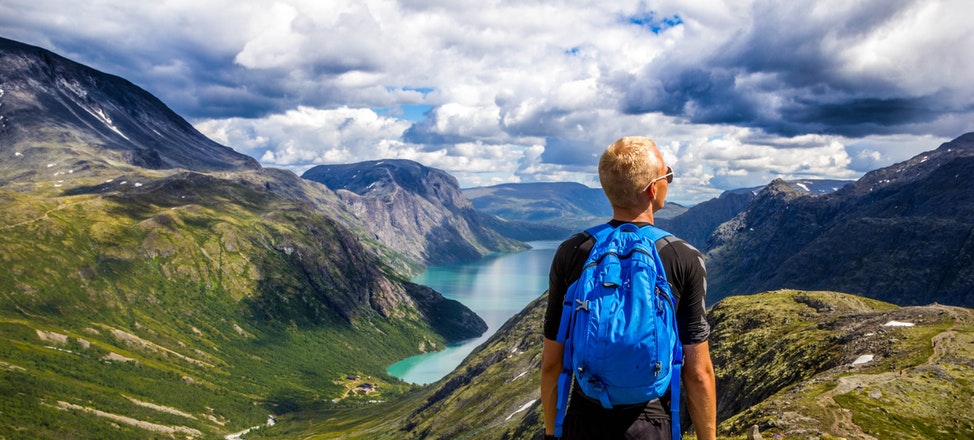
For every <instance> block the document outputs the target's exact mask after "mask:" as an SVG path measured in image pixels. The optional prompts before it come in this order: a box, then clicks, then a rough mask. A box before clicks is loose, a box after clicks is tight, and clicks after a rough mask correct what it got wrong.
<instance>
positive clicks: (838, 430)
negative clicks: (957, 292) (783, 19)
mask: <svg viewBox="0 0 974 440" xmlns="http://www.w3.org/2000/svg"><path fill="white" fill-rule="evenodd" d="M933 307H935V308H938V309H939V310H943V311H945V312H946V313H948V314H949V315H950V316H951V320H952V321H953V322H954V323H955V326H953V327H951V328H950V329H947V330H945V331H943V332H941V333H938V334H937V335H935V336H933V337H932V338H930V343H931V345H932V346H933V353H932V354H931V355H930V357H928V358H927V361H926V362H925V363H924V364H921V365H917V366H916V367H914V368H920V367H923V366H925V365H934V364H937V363H938V362H939V361H940V360H941V359H943V358H944V356H946V355H948V354H950V353H951V352H954V351H958V350H963V348H962V347H960V346H959V345H958V342H957V339H956V335H957V332H956V331H955V328H956V324H957V323H958V322H962V321H968V322H969V321H970V320H971V319H972V316H974V315H972V314H971V313H970V312H969V311H962V310H960V309H957V308H955V307H948V306H940V305H934V306H933ZM901 374H903V373H902V372H898V371H890V372H885V373H879V374H853V375H849V376H843V377H840V378H839V379H838V385H836V386H835V388H833V389H831V390H829V391H827V392H825V393H823V394H822V395H821V396H819V398H818V404H819V406H821V407H822V409H823V410H825V411H824V413H825V414H829V415H831V417H832V421H831V423H830V424H829V432H830V433H831V434H832V435H834V436H838V437H845V438H849V439H864V440H878V439H877V438H876V437H873V436H871V435H869V434H866V433H865V432H863V431H862V428H860V427H859V426H858V425H856V424H855V422H854V421H853V418H852V411H849V410H848V409H845V408H842V407H841V406H840V405H839V404H838V402H836V401H835V396H838V395H841V394H846V393H848V392H851V391H854V390H857V389H864V388H868V387H875V386H879V385H884V384H887V383H889V382H892V381H894V380H896V379H897V378H898V377H900V375H901Z"/></svg>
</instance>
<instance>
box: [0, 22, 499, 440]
mask: <svg viewBox="0 0 974 440" xmlns="http://www.w3.org/2000/svg"><path fill="white" fill-rule="evenodd" d="M0 89H2V90H3V92H2V94H0V126H2V128H0V200H2V204H3V209H2V210H0V232H2V233H0V261H2V264H0V376H2V379H0V408H3V410H2V411H3V418H4V423H3V424H0V437H3V438H24V437H29V438H38V439H44V438H58V439H60V438H147V437H171V436H181V437H194V438H198V437H204V438H215V437H222V436H225V435H227V434H230V433H233V432H240V431H242V430H244V429H246V428H250V427H253V426H255V425H263V424H264V423H265V422H266V421H267V419H268V416H267V415H268V414H275V415H281V414H286V413H289V412H294V411H299V410H303V409H307V408H319V409H320V408H329V407H349V406H351V407H362V406H367V405H369V403H368V402H369V401H372V400H382V399H394V398H396V397H398V396H400V395H402V394H404V393H407V392H409V391H410V390H411V389H412V388H413V387H412V386H411V385H408V384H404V383H403V382H401V381H399V380H398V379H395V378H393V377H390V376H388V374H386V372H385V368H386V367H387V366H388V365H389V364H391V363H393V362H395V361H397V360H400V359H402V358H405V357H408V356H410V355H413V354H417V353H420V352H424V351H429V350H435V349H441V348H443V347H444V346H445V345H446V344H447V343H448V342H452V341H457V340H462V339H467V338H470V337H475V336H478V335H480V334H482V333H483V332H484V331H485V330H486V324H485V323H484V322H483V320H482V319H480V318H479V317H477V316H476V315H475V314H473V313H472V312H471V311H470V310H469V309H468V308H466V307H465V306H463V305H462V304H460V303H458V302H456V301H453V300H447V299H445V298H443V297H442V296H441V295H440V294H439V293H437V292H435V291H433V290H431V289H429V288H427V287H424V286H420V285H416V284H413V283H411V282H409V281H408V280H407V275H406V273H407V270H406V269H408V268H409V267H410V266H409V264H406V263H402V262H401V261H399V260H396V259H394V258H390V256H391V255H393V254H395V252H394V251H391V250H389V249H388V248H387V247H384V246H383V245H382V244H381V243H379V242H377V241H375V240H374V239H371V240H370V239H368V238H369V237H367V236H365V234H366V231H367V228H366V226H365V225H364V224H362V223H361V222H360V221H359V220H358V219H357V217H356V216H355V215H354V214H353V213H352V212H350V211H349V210H348V208H347V207H346V206H345V204H344V203H343V202H342V201H341V200H340V199H339V198H338V196H336V195H335V193H333V192H331V191H330V190H328V189H327V188H326V187H324V186H323V185H320V184H317V183H314V182H310V181H307V180H304V179H301V178H299V177H298V176H296V175H294V174H293V173H291V172H288V171H283V170H275V169H264V168H261V167H260V166H259V165H257V163H256V161H254V160H253V159H251V158H249V157H247V156H244V155H241V154H238V153H236V152H234V151H233V150H231V149H230V148H227V147H224V146H220V145H218V144H216V143H214V142H212V141H210V140H208V139H206V138H205V137H203V136H202V135H200V134H199V133H198V132H197V131H196V130H193V129H192V127H191V126H190V125H189V124H188V123H187V122H186V121H185V120H183V119H182V118H180V117H179V116H177V115H175V114H174V113H173V112H172V111H170V110H169V109H168V108H166V106H165V105H163V104H162V103H161V102H159V101H158V100H157V99H155V98H154V97H152V96H151V95H149V94H148V93H146V92H145V91H144V90H142V89H139V88H138V87H136V86H134V85H132V84H131V83H129V82H127V81H125V80H123V79H121V78H118V77H115V76H111V75H107V74H104V73H101V72H98V71H95V70H93V69H90V68H88V67H85V66H82V65H80V64H77V63H74V62H72V61H69V60H67V59H64V58H62V57H60V56H57V55H55V54H53V53H50V52H47V51H45V50H42V49H39V48H35V47H31V46H27V45H23V44H20V43H16V42H12V41H9V40H0ZM363 237H364V238H363ZM359 376H361V377H367V378H369V380H370V384H371V385H372V388H371V389H370V391H371V392H370V393H365V392H358V391H357V390H358V388H357V385H358V383H356V381H355V380H354V379H353V378H356V377H359Z"/></svg>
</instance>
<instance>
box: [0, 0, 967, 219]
mask: <svg viewBox="0 0 974 440" xmlns="http://www.w3.org/2000/svg"><path fill="white" fill-rule="evenodd" d="M972 12H974V4H972V3H971V1H970V0H945V1H936V0H919V1H914V0H860V1H849V0H817V1H815V2H796V1H786V0H782V1H768V0H726V1H725V0H700V1H692V2H687V1H678V0H662V1H612V2H605V1H589V0H578V1H570V0H563V1H534V0H513V1H506V0H477V1H467V0H428V1H420V0H391V1H387V0H349V1H346V0H324V1H321V0H307V1H302V0H277V1H273V0H268V1H264V0H230V1H224V0H166V1H153V2H142V1H129V0H124V1H123V0H114V1H112V0H86V1H83V2H79V1H67V0H59V1H55V0H4V1H3V2H2V3H0V36H2V37H5V38H10V39H13V40H17V41H21V42H24V43H28V44H32V45H36V46H40V47H43V48H45V49H48V50H51V51H53V52H55V53H58V54H60V55H62V56H65V57H67V58H69V59H72V60H74V61H77V62H80V63H82V64H85V65H88V66H90V67H93V68H95V69H98V70H100V71H103V72H106V73H110V74H114V75H118V76H121V77H123V78H125V79H127V80H129V81H132V82H133V83H135V84H136V85H138V86H140V87H142V88H143V89H146V90H147V91H149V92H150V93H152V94H153V95H155V96H157V97H158V98H160V99H161V100H162V101H163V102H164V103H166V104H167V105H168V106H169V107H170V108H172V109H173V110H174V111H175V112H176V113H178V114H180V115H181V116H183V117H184V118H186V119H187V120H189V121H190V122H191V123H192V124H193V125H194V126H195V127H196V128H197V129H199V130H200V131H201V132H202V133H204V134H205V135H207V136H209V137H210V138H212V139H214V140H216V141H218V142H220V143H222V144H224V145H228V146H230V147H232V148H234V149H235V150H237V151H239V152H242V153H245V154H248V155H250V156H253V157H254V158H256V159H258V160H259V161H260V162H261V163H262V164H263V165H264V166H266V167H274V168H285V169H290V170H292V171H294V172H295V173H298V174H301V173H302V172H304V171H305V170H307V169H308V168H311V167H313V166H315V165H319V164H332V163H352V162H360V161H366V160H375V159H387V158H399V159H410V160H414V161H417V162H420V163H422V164H424V165H427V166H430V167H434V168H439V169H442V170H445V171H447V172H449V173H450V174H452V175H453V176H455V177H456V178H457V179H458V181H459V183H460V185H461V187H464V188H467V187H474V186H487V185H494V184H500V183H509V182H551V181H574V182H579V183H583V184H586V185H589V186H592V187H597V186H599V185H598V176H597V169H596V167H597V161H598V157H599V155H600V154H601V152H602V151H603V150H604V149H605V147H606V146H607V145H608V144H609V143H611V142H613V141H614V140H616V139H618V138H620V137H622V136H629V135H642V136H649V137H650V138H652V139H653V140H654V141H655V142H656V144H657V145H658V146H659V148H660V150H661V151H662V153H663V157H664V159H665V161H666V162H667V164H668V165H670V166H671V167H672V168H673V170H674V173H675V180H674V182H673V183H672V184H671V185H670V188H669V200H671V201H675V202H679V203H683V204H694V203H699V202H701V201H705V200H708V199H710V198H713V197H717V196H719V195H720V194H721V192H723V191H724V190H728V189H736V188H745V187H753V186H761V185H765V184H767V183H768V182H770V181H771V180H773V179H775V178H778V177H781V178H784V179H812V178H815V179H843V180H853V179H857V178H859V177H861V176H862V175H863V174H864V173H866V172H868V171H870V170H873V169H876V168H881V167H884V166H888V165H891V164H893V163H896V162H900V161H903V160H906V159H909V158H910V157H913V156H915V155H917V154H919V153H921V152H924V151H929V150H932V149H935V148H937V147H938V146H939V145H940V144H942V143H943V142H947V141H949V140H951V139H954V138H956V137H958V136H960V135H962V134H964V133H967V132H971V131H974V117H972V116H974V81H972V72H974V56H971V54H972V53H974V26H971V25H970V21H969V17H970V16H971V14H972Z"/></svg>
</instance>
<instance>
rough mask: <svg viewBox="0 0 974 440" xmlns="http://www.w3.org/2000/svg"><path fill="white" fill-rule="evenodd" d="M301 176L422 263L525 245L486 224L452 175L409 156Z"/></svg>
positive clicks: (318, 168) (317, 169)
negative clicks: (323, 188) (332, 194)
mask: <svg viewBox="0 0 974 440" xmlns="http://www.w3.org/2000/svg"><path fill="white" fill-rule="evenodd" d="M302 178H304V179H308V180H311V181H315V182H319V183H322V184H324V185H325V186H327V187H328V188H330V189H332V190H333V191H335V193H336V194H338V197H339V198H341V199H342V201H343V202H344V203H345V204H346V205H347V206H348V207H349V209H350V210H351V211H352V212H353V213H354V214H355V215H356V216H357V217H358V218H359V219H361V221H362V222H363V223H364V224H365V225H367V227H368V228H369V231H370V232H371V233H372V234H374V235H375V237H376V239H377V240H379V241H380V242H382V243H383V244H384V245H385V246H387V247H389V248H392V249H394V250H396V251H397V252H399V253H400V254H402V255H405V256H406V257H407V258H411V259H413V260H415V261H418V262H419V263H421V264H423V265H434V264H444V263H450V262H455V261H458V260H475V259H479V258H481V257H483V256H485V255H487V254H489V253H493V252H498V251H513V250H520V249H525V246H524V245H523V244H521V243H519V242H517V241H514V240H511V239H508V238H505V237H503V236H501V235H500V234H498V233H497V232H496V231H494V230H493V229H490V228H488V227H485V225H484V224H483V222H482V221H481V216H480V215H479V214H478V213H477V212H476V210H474V208H473V206H472V205H471V204H470V201H469V200H467V198H466V197H464V195H463V193H462V192H461V191H460V185H459V184H458V183H457V180H456V178H454V177H453V176H451V175H449V174H447V173H446V172H443V171H441V170H437V169H434V168H429V167H426V166H423V165H422V164H419V163H416V162H413V161H408V160H378V161H369V162H361V163H355V164H339V165H318V166H316V167H314V168H311V169H309V170H308V171H306V172H305V173H304V174H303V175H302Z"/></svg>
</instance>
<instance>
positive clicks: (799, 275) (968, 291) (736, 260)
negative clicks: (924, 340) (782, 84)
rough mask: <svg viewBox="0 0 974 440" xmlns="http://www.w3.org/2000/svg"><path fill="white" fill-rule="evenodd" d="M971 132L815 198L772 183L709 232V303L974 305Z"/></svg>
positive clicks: (973, 155)
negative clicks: (837, 299) (774, 294)
mask: <svg viewBox="0 0 974 440" xmlns="http://www.w3.org/2000/svg"><path fill="white" fill-rule="evenodd" d="M972 178H974V133H969V134H965V135H963V136H960V137H958V138H957V139H955V140H953V141H951V142H948V143H945V144H943V145H941V146H940V147H939V148H937V149H936V150H933V151H930V152H927V153H922V154H920V155H918V156H916V157H914V158H912V159H910V160H908V161H905V162H902V163H899V164H895V165H892V166H890V167H887V168H883V169H880V170H876V171H873V172H870V173H867V174H866V175H865V176H863V177H862V178H861V179H859V180H858V181H857V182H855V183H852V184H849V185H846V186H845V187H843V188H842V189H840V190H838V191H836V192H834V193H831V194H826V195H823V196H807V195H803V194H800V193H797V192H795V191H794V190H793V189H791V188H790V187H789V186H788V185H786V184H784V182H780V181H775V182H772V184H770V185H769V186H768V187H766V188H765V189H764V190H762V191H761V192H760V193H759V194H758V195H757V196H756V197H755V199H754V200H753V201H752V202H751V203H750V204H749V205H748V207H747V209H745V210H744V211H743V212H741V213H740V214H739V215H738V216H736V217H735V218H734V219H732V220H731V221H729V222H727V223H725V224H723V225H721V226H720V227H719V228H718V230H717V231H716V233H715V234H714V237H713V239H714V242H713V243H712V248H711V249H710V251H709V252H708V253H707V259H708V260H707V261H708V262H707V264H708V269H709V270H708V272H710V273H709V275H710V280H709V281H710V283H708V284H709V285H710V286H711V292H713V296H714V298H715V299H720V298H723V297H726V296H729V295H737V294H743V293H751V292H757V291H762V290H769V289H777V288H802V289H823V288H830V289H837V290H841V291H845V292H852V293H857V294H862V295H864V296H868V297H872V298H877V299H882V300H884V301H889V302H893V303H896V304H901V305H915V304H926V303H930V302H941V303H946V304H954V305H963V306H970V305H974V221H972V219H974V193H972V192H971V191H970V190H969V189H970V188H971V187H972V184H974V182H972Z"/></svg>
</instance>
